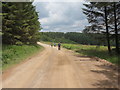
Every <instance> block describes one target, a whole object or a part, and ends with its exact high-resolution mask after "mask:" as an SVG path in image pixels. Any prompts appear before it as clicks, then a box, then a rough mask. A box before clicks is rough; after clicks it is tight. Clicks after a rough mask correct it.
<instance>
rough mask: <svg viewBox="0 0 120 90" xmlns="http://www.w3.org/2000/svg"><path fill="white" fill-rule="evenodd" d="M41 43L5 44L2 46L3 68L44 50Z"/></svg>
mask: <svg viewBox="0 0 120 90" xmlns="http://www.w3.org/2000/svg"><path fill="white" fill-rule="evenodd" d="M42 49H43V47H42V46H40V45H22V46H16V45H3V46H2V68H3V70H5V69H7V68H8V67H10V66H12V65H14V64H17V63H19V62H21V61H22V60H25V59H26V58H28V57H30V56H31V55H33V54H36V53H37V52H38V51H40V50H42Z"/></svg>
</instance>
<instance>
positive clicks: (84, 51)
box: [62, 44, 120, 65]
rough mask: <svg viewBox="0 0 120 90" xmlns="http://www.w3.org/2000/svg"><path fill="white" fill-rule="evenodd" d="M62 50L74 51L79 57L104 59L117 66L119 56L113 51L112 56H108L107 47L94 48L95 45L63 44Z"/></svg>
mask: <svg viewBox="0 0 120 90" xmlns="http://www.w3.org/2000/svg"><path fill="white" fill-rule="evenodd" d="M62 46H63V47H64V48H67V49H70V50H74V51H76V52H78V53H79V54H80V55H87V56H96V57H99V58H101V59H105V60H107V61H109V62H112V63H114V64H119V65H120V63H118V60H119V59H120V56H117V55H115V52H114V51H113V52H112V54H108V51H107V46H95V45H81V44H63V45H62Z"/></svg>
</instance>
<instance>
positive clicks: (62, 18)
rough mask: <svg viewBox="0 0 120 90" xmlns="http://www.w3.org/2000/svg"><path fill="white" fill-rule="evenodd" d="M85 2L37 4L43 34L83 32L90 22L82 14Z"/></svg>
mask: <svg viewBox="0 0 120 90" xmlns="http://www.w3.org/2000/svg"><path fill="white" fill-rule="evenodd" d="M82 4H83V2H37V0H35V1H34V3H33V5H35V6H36V10H37V12H38V13H39V21H40V23H41V26H42V28H43V29H42V30H41V31H43V32H81V31H82V30H83V29H84V27H85V26H86V25H88V21H87V19H86V16H85V15H84V14H83V12H82V8H83V5H82Z"/></svg>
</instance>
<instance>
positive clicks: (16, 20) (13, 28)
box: [2, 2, 40, 45]
mask: <svg viewBox="0 0 120 90" xmlns="http://www.w3.org/2000/svg"><path fill="white" fill-rule="evenodd" d="M2 9H3V10H2V13H3V19H2V20H3V23H2V24H3V25H2V29H3V43H5V44H13V45H15V44H16V45H22V44H35V43H36V42H37V41H38V32H39V30H40V23H39V21H38V14H37V12H36V11H35V7H34V6H33V5H32V2H4V3H2Z"/></svg>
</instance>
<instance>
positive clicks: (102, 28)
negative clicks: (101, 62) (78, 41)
mask: <svg viewBox="0 0 120 90" xmlns="http://www.w3.org/2000/svg"><path fill="white" fill-rule="evenodd" d="M84 6H85V8H83V13H84V14H85V15H86V16H87V19H88V22H89V23H90V26H86V28H85V29H84V30H83V32H85V33H105V34H106V40H107V45H108V51H109V52H111V43H110V41H111V39H113V40H114V41H115V46H116V52H117V53H120V50H119V48H120V36H119V34H120V2H90V3H87V4H84Z"/></svg>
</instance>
